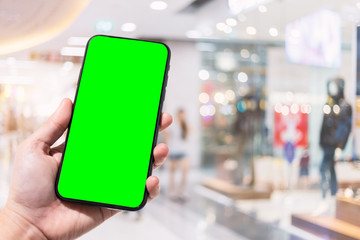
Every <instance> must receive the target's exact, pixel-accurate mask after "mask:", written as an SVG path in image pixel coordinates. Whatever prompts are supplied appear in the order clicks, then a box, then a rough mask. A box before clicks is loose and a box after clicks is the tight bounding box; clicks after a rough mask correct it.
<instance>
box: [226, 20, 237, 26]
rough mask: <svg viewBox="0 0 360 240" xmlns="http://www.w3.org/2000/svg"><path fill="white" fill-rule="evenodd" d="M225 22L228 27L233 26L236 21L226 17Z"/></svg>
mask: <svg viewBox="0 0 360 240" xmlns="http://www.w3.org/2000/svg"><path fill="white" fill-rule="evenodd" d="M226 24H227V25H229V26H230V27H235V26H236V25H237V21H236V19H235V18H228V19H226Z"/></svg>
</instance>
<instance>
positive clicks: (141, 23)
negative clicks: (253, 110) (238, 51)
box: [0, 0, 360, 54]
mask: <svg viewBox="0 0 360 240" xmlns="http://www.w3.org/2000/svg"><path fill="white" fill-rule="evenodd" d="M87 1H88V0H76V1H71V0H33V1H31V4H29V2H28V1H25V0H2V1H1V2H0V29H1V34H2V36H1V38H0V54H3V53H5V52H6V51H7V52H10V51H12V50H14V49H18V50H20V49H21V48H26V47H29V46H31V45H34V44H38V43H40V42H44V41H45V40H47V39H50V38H51V37H52V36H54V35H56V33H58V32H61V29H64V28H66V26H67V25H69V24H70V23H71V21H72V20H73V19H74V18H75V15H77V14H79V15H78V17H77V18H76V20H75V21H73V23H72V24H71V25H70V26H69V27H68V28H67V29H66V30H65V31H63V32H62V33H61V34H60V35H58V36H57V37H55V38H53V39H52V40H51V41H48V42H46V43H44V44H41V45H38V46H37V47H35V48H33V49H36V50H54V49H60V48H62V47H64V46H66V45H67V44H68V43H67V40H68V39H69V38H70V37H88V36H91V35H94V34H97V33H101V32H104V33H106V34H109V35H116V36H124V37H141V38H156V39H181V40H184V39H189V37H190V38H205V39H225V40H234V41H238V40H256V41H260V40H261V41H263V40H264V41H283V40H284V30H285V26H286V24H287V23H289V22H291V21H293V20H295V19H298V18H300V17H303V16H305V15H308V14H311V13H313V12H315V11H316V10H320V9H329V10H332V11H336V12H338V13H339V14H340V16H341V18H342V33H343V41H344V42H345V43H351V41H352V33H353V30H354V27H355V26H356V23H357V22H359V21H360V18H359V16H360V9H359V7H360V5H359V3H358V0H316V1H313V0H301V1H300V0H273V1H269V0H268V1H266V2H268V3H264V6H265V10H264V8H261V9H260V8H258V7H257V6H256V7H253V8H251V9H248V10H246V11H243V12H242V13H241V14H236V15H234V14H232V13H231V12H230V10H229V7H228V4H227V1H225V0H181V1H179V0H164V1H165V2H166V3H167V6H168V7H167V8H166V9H165V10H162V11H160V10H153V9H151V8H150V4H151V3H152V2H153V0H141V1H134V0H91V1H90V3H89V4H88V6H87V7H86V8H85V9H84V10H83V11H81V9H82V8H83V7H84V6H85V5H86V4H87ZM247 1H249V0H247ZM256 1H259V0H254V2H256ZM229 17H231V18H234V19H236V21H237V25H236V26H233V27H232V29H231V33H228V34H225V33H224V32H223V31H219V30H218V29H217V28H216V24H217V23H219V22H226V19H227V18H229ZM102 23H105V26H107V29H105V30H106V31H102V30H99V28H98V26H99V24H100V25H101V24H102ZM124 23H134V24H135V25H136V30H135V31H133V32H126V31H124V30H123V29H122V26H123V24H124ZM106 24H110V26H108V25H106ZM249 26H251V27H254V28H255V29H256V34H253V35H250V34H248V32H247V31H246V30H247V28H248V27H249ZM270 28H276V29H277V30H278V34H277V35H276V36H271V35H270V34H269V29H270ZM19 45H21V47H19Z"/></svg>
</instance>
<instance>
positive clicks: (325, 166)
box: [320, 78, 352, 198]
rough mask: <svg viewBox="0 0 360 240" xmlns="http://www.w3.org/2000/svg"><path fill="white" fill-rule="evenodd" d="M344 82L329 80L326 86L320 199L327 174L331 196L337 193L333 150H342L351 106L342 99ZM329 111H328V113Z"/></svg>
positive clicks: (338, 79) (347, 131)
mask: <svg viewBox="0 0 360 240" xmlns="http://www.w3.org/2000/svg"><path fill="white" fill-rule="evenodd" d="M344 86H345V81H344V80H343V79H342V78H335V79H331V80H330V81H329V82H328V84H327V88H328V101H327V103H326V104H325V105H324V118H323V123H322V127H321V133H320V145H321V148H322V149H323V151H324V157H323V160H322V163H321V167H320V173H321V189H322V197H323V198H325V197H326V192H327V183H326V182H327V179H326V174H327V172H329V173H330V178H329V179H328V183H329V187H330V192H331V195H332V196H334V195H335V194H336V192H337V180H336V173H335V169H334V166H335V164H334V154H335V149H336V148H340V149H344V148H345V145H346V142H347V140H348V137H349V134H350V131H351V124H352V123H351V122H352V121H351V120H352V118H351V115H352V110H351V106H350V104H349V103H348V102H346V100H345V99H344ZM329 110H330V111H329Z"/></svg>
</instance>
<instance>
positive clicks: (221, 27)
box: [216, 22, 226, 31]
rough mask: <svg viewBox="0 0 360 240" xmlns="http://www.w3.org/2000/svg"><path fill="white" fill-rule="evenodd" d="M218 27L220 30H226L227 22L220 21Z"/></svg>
mask: <svg viewBox="0 0 360 240" xmlns="http://www.w3.org/2000/svg"><path fill="white" fill-rule="evenodd" d="M216 28H217V29H218V30H219V31H224V30H225V28H226V24H225V23H223V22H219V23H218V24H216Z"/></svg>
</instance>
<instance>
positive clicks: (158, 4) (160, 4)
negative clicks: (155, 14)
mask: <svg viewBox="0 0 360 240" xmlns="http://www.w3.org/2000/svg"><path fill="white" fill-rule="evenodd" d="M167 7H168V4H167V3H166V2H164V1H154V2H152V3H151V4H150V8H151V9H153V10H158V11H160V10H165V9H166V8H167Z"/></svg>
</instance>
